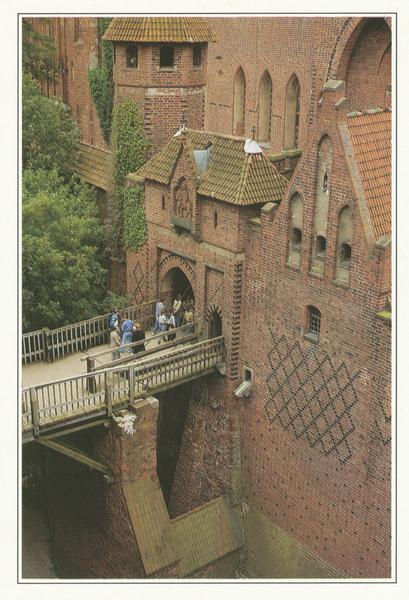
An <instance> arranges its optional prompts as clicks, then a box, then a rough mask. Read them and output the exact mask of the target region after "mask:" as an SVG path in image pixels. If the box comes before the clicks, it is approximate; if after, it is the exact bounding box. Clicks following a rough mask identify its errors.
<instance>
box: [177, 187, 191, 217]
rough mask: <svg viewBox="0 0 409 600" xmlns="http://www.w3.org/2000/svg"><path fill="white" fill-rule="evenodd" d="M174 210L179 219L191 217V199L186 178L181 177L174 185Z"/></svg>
mask: <svg viewBox="0 0 409 600" xmlns="http://www.w3.org/2000/svg"><path fill="white" fill-rule="evenodd" d="M174 195H175V212H176V215H177V216H178V217H180V218H181V219H188V220H189V221H190V220H191V219H192V199H191V194H190V192H189V189H188V187H187V181H186V179H181V181H180V182H179V185H177V186H176V187H175V191H174Z"/></svg>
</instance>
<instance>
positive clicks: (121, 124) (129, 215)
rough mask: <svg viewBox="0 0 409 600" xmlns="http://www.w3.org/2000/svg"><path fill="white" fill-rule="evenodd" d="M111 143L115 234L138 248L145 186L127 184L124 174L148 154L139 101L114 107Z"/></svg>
mask: <svg viewBox="0 0 409 600" xmlns="http://www.w3.org/2000/svg"><path fill="white" fill-rule="evenodd" d="M112 145H113V151H114V183H115V196H116V201H117V215H118V218H117V223H116V227H115V229H116V237H117V243H118V245H120V242H121V241H122V242H123V244H124V246H125V248H126V249H127V250H131V251H134V252H135V251H136V250H138V249H139V248H140V247H141V246H142V244H143V243H144V241H145V234H146V221H145V205H144V199H145V190H144V187H143V186H142V185H139V184H137V185H136V186H135V187H134V188H130V187H128V186H127V185H126V183H125V177H126V176H127V175H128V174H129V173H134V172H135V171H136V170H137V169H138V168H139V167H141V166H142V165H143V164H144V163H145V161H146V157H147V150H148V140H147V138H146V136H145V135H144V133H143V123H142V119H141V117H140V114H139V105H138V103H137V102H135V101H134V100H132V99H131V98H127V99H126V100H125V101H124V103H123V104H119V105H117V106H116V107H115V108H114V111H113V124H112Z"/></svg>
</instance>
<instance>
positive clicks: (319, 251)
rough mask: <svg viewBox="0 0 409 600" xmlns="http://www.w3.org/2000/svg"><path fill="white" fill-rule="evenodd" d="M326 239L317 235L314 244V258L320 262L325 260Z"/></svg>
mask: <svg viewBox="0 0 409 600" xmlns="http://www.w3.org/2000/svg"><path fill="white" fill-rule="evenodd" d="M326 243H327V242H326V239H325V237H323V236H322V235H318V236H317V239H316V242H315V256H316V258H319V259H320V260H324V258H325V246H326Z"/></svg>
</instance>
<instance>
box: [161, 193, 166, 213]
mask: <svg viewBox="0 0 409 600" xmlns="http://www.w3.org/2000/svg"><path fill="white" fill-rule="evenodd" d="M165 208H166V200H165V196H162V210H165Z"/></svg>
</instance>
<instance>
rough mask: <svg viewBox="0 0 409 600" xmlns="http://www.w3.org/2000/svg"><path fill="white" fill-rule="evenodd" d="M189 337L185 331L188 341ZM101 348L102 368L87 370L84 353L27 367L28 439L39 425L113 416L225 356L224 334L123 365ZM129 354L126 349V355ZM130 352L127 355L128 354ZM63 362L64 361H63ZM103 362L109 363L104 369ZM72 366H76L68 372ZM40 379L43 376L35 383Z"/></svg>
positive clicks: (24, 406)
mask: <svg viewBox="0 0 409 600" xmlns="http://www.w3.org/2000/svg"><path fill="white" fill-rule="evenodd" d="M190 337H191V338H192V337H195V335H194V334H192V335H191V336H190ZM188 339H189V337H188V336H186V342H187V341H188ZM152 345H154V346H156V345H157V338H156V339H155V338H154V339H152V340H150V341H148V344H147V346H148V349H149V346H152ZM101 348H102V346H100V347H98V348H97V349H95V350H98V352H93V354H96V355H99V356H96V357H95V359H94V360H95V361H97V360H98V361H99V362H100V363H101V365H100V366H99V365H98V363H97V362H96V364H95V366H96V368H97V369H99V370H96V371H93V372H86V361H82V362H81V361H80V356H81V355H82V356H84V353H82V352H80V353H76V354H74V355H72V356H69V357H67V358H65V359H61V361H56V362H55V363H52V364H50V365H46V364H43V365H42V367H43V368H42V369H40V374H38V373H37V374H36V373H35V370H36V369H35V367H36V368H37V369H38V367H39V366H40V365H39V363H36V364H34V365H25V366H24V368H23V371H24V374H23V382H24V383H23V385H24V387H23V390H22V430H23V441H28V440H29V439H32V438H33V435H38V434H39V432H40V430H41V431H44V432H46V431H50V428H55V427H57V428H58V427H62V426H66V425H67V424H68V423H69V424H71V423H76V422H78V421H83V420H89V419H90V418H91V419H92V418H95V417H97V416H101V415H106V416H108V417H109V416H111V415H112V412H113V410H116V409H118V408H122V407H125V406H126V405H127V403H128V402H132V401H133V400H134V399H137V398H141V397H145V396H146V395H150V394H151V393H155V392H159V391H163V390H165V389H168V388H170V387H173V386H175V385H180V384H181V383H184V382H186V381H189V380H191V379H193V378H196V377H200V376H203V375H204V374H206V373H210V372H213V371H215V370H218V369H220V365H221V364H222V363H223V361H224V343H223V338H222V337H220V338H214V339H210V340H205V341H202V342H198V343H196V344H193V345H190V344H186V345H183V346H182V345H181V344H178V345H177V346H175V345H173V346H171V347H170V348H169V347H168V348H163V349H162V348H161V349H160V351H158V352H155V353H154V354H153V355H151V356H145V357H141V358H138V355H136V356H135V360H131V362H125V363H123V362H121V360H120V361H119V363H121V364H115V363H111V365H110V366H108V365H107V363H108V362H109V361H110V358H111V350H110V349H108V350H109V351H108V352H107V353H106V354H102V355H101V351H102V350H101ZM126 354H127V351H126V350H125V356H126ZM122 356H124V355H122ZM131 356H132V355H128V357H129V358H130V357H131ZM125 360H126V359H125ZM103 361H104V362H103ZM59 362H61V365H58V363H59ZM104 364H105V365H107V367H106V368H105V369H104ZM63 365H65V366H63ZM33 367H34V368H33ZM47 367H48V368H47ZM69 370H71V371H70V373H69V374H67V373H68V371H69ZM78 370H79V371H80V372H79V373H78ZM62 372H63V373H64V375H63V377H62V378H61V377H60V379H57V380H56V379H55V375H56V374H57V373H59V374H61V373H62ZM35 378H38V379H41V381H40V382H39V383H35V382H34V379H35ZM50 378H51V381H50ZM45 379H48V381H45Z"/></svg>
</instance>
